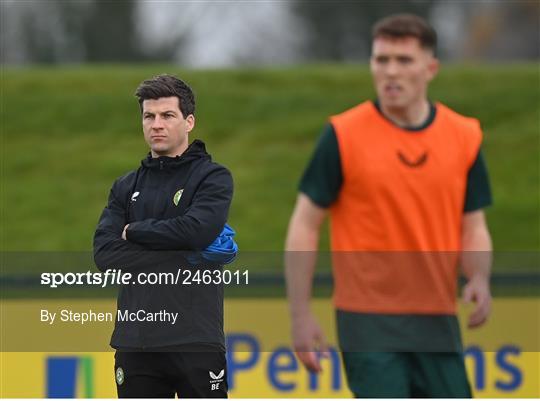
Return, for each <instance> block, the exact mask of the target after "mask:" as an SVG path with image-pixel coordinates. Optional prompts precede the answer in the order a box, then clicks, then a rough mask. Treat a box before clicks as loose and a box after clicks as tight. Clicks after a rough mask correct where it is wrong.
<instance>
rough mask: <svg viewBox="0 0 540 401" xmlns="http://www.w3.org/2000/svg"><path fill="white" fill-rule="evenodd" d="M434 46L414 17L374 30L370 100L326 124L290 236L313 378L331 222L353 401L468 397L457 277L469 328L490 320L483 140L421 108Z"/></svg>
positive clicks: (444, 115) (446, 113)
mask: <svg viewBox="0 0 540 401" xmlns="http://www.w3.org/2000/svg"><path fill="white" fill-rule="evenodd" d="M436 42H437V39H436V33H435V31H434V30H433V28H432V27H431V26H429V25H428V23H427V22H426V21H424V20H423V19H422V18H420V17H417V16H414V15H407V14H400V15H394V16H390V17H387V18H385V19H383V20H381V21H379V22H378V23H377V24H376V25H375V26H374V28H373V42H372V55H371V60H370V67H371V73H372V77H373V83H374V85H375V89H376V92H377V99H376V100H374V101H366V102H363V103H361V104H359V105H357V106H356V107H353V108H351V109H349V110H347V111H345V112H343V113H341V114H338V115H335V116H333V117H331V118H330V120H329V123H328V125H327V126H326V127H325V128H324V130H323V133H322V135H321V137H320V139H319V142H318V144H317V147H316V149H315V152H314V154H313V157H312V159H311V161H310V162H309V164H308V166H307V168H306V170H305V172H304V175H303V177H302V180H301V183H300V187H299V188H300V193H299V195H298V198H297V202H296V206H295V209H294V212H293V215H292V217H291V220H290V224H289V230H288V236H287V241H286V250H287V253H286V259H285V264H286V278H287V292H288V298H289V302H290V311H291V318H292V336H293V346H294V348H295V350H296V352H297V355H298V357H299V359H300V360H301V361H302V363H303V364H304V365H305V366H306V368H307V369H309V370H311V371H315V372H318V371H320V370H321V365H320V362H319V356H320V354H321V353H322V355H323V356H324V352H325V348H326V344H325V340H324V334H323V332H322V330H321V328H320V327H319V325H318V323H317V321H316V319H315V317H314V315H313V313H312V312H311V310H310V306H309V301H310V296H311V289H312V281H313V280H312V279H313V272H314V268H315V263H316V253H317V249H318V242H319V234H320V229H321V224H322V222H323V220H324V219H325V217H326V215H327V214H329V216H330V232H331V249H332V264H333V274H334V283H335V288H334V296H333V301H334V305H335V308H336V320H337V328H338V337H339V345H340V349H341V351H342V357H343V362H344V365H345V370H346V375H347V380H348V384H349V387H350V389H351V390H352V392H353V393H354V395H355V396H357V397H388V398H393V397H470V396H471V389H470V385H469V383H468V380H467V376H466V372H465V366H464V361H463V354H462V344H461V337H460V331H459V324H458V320H457V318H456V309H457V307H456V293H457V278H458V270H459V269H458V267H459V266H461V268H462V270H463V273H464V275H465V277H466V278H467V284H466V286H465V288H464V289H463V298H464V301H465V302H471V301H472V302H474V303H475V309H474V311H473V312H472V314H471V315H470V317H469V321H468V325H469V327H477V326H480V325H482V324H483V323H484V322H485V321H486V319H487V318H488V316H489V313H490V305H491V295H490V288H489V277H490V269H491V238H490V235H489V232H488V228H487V226H486V222H485V219H484V212H483V211H482V209H483V208H485V207H486V206H488V205H490V204H491V194H490V188H489V183H488V178H487V172H486V167H485V163H484V160H483V157H482V153H481V151H480V145H481V142H482V131H481V129H480V124H479V122H478V121H477V120H476V119H473V118H469V117H464V116H461V115H459V114H457V113H456V112H454V111H452V110H451V109H449V108H448V107H446V106H444V105H443V104H441V103H438V102H432V101H430V100H429V99H428V95H427V92H428V85H429V83H430V81H431V80H432V79H433V78H434V77H435V75H436V74H437V71H438V68H439V62H438V60H437V59H436V57H435V48H436ZM463 91H464V94H465V93H466V91H467V88H465V87H464V88H463Z"/></svg>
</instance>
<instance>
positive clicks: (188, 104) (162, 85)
mask: <svg viewBox="0 0 540 401" xmlns="http://www.w3.org/2000/svg"><path fill="white" fill-rule="evenodd" d="M135 96H137V98H138V99H139V106H140V107H141V112H142V110H143V102H144V101H145V100H147V99H159V98H160V97H171V96H176V97H177V98H178V107H179V108H180V111H181V112H182V115H183V116H184V118H187V116H189V115H190V114H193V115H195V95H194V94H193V91H192V90H191V88H190V87H189V85H188V84H186V83H185V82H184V81H182V80H181V79H178V78H176V77H175V76H173V75H169V74H161V75H157V76H155V77H154V78H151V79H147V80H145V81H143V82H142V83H141V84H140V85H139V87H138V88H137V90H136V91H135Z"/></svg>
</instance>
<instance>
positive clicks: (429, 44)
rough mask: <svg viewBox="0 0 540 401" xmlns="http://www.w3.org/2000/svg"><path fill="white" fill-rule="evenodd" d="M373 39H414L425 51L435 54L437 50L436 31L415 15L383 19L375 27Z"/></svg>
mask: <svg viewBox="0 0 540 401" xmlns="http://www.w3.org/2000/svg"><path fill="white" fill-rule="evenodd" d="M372 37H373V39H376V38H380V37H389V38H405V37H414V38H417V39H418V40H419V42H420V46H422V47H423V48H424V49H429V50H432V51H433V52H434V53H435V50H436V48H437V32H435V29H433V27H432V26H431V25H430V24H429V23H428V22H427V21H426V20H425V19H424V18H422V17H419V16H418V15H414V14H394V15H390V16H388V17H386V18H383V19H382V20H380V21H378V22H377V23H376V24H375V25H374V26H373V30H372Z"/></svg>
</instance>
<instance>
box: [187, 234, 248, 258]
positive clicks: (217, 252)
mask: <svg viewBox="0 0 540 401" xmlns="http://www.w3.org/2000/svg"><path fill="white" fill-rule="evenodd" d="M235 234H236V233H235V232H234V230H233V229H232V227H231V226H229V225H228V224H225V227H223V230H222V231H221V234H219V235H218V236H217V237H216V239H215V240H214V242H212V243H211V244H210V245H209V246H208V247H207V248H206V249H205V250H203V251H201V252H193V253H191V254H189V255H188V256H187V260H188V262H189V263H191V264H192V265H197V264H200V263H202V262H205V261H206V262H212V263H217V264H220V265H227V264H229V263H232V262H233V261H234V259H236V254H237V253H238V245H237V244H236V242H234V235H235Z"/></svg>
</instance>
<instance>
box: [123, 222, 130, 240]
mask: <svg viewBox="0 0 540 401" xmlns="http://www.w3.org/2000/svg"><path fill="white" fill-rule="evenodd" d="M128 227H129V224H126V225H125V226H124V231H122V239H123V240H124V241H127V237H126V230H127V228H128Z"/></svg>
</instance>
